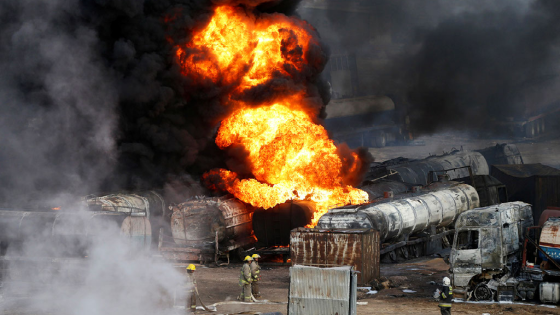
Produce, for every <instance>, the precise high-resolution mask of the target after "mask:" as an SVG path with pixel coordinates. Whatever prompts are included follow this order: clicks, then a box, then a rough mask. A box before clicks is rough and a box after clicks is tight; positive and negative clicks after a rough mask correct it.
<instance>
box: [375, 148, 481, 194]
mask: <svg viewBox="0 0 560 315" xmlns="http://www.w3.org/2000/svg"><path fill="white" fill-rule="evenodd" d="M442 172H445V173H446V174H447V175H448V176H449V179H450V180H454V179H458V178H464V177H468V176H472V175H488V174H489V168H488V163H487V162H486V159H485V158H484V156H482V154H480V153H479V152H475V151H467V150H465V151H463V150H454V151H452V152H450V153H448V154H443V155H439V156H436V155H434V156H430V157H427V158H425V159H422V160H408V159H405V158H398V159H393V160H389V161H385V162H383V163H374V164H372V166H371V168H370V170H369V172H368V173H367V174H366V181H376V180H378V179H380V178H384V179H388V180H395V181H400V182H403V183H407V184H411V185H422V186H425V185H428V184H430V183H431V182H434V181H436V180H437V175H438V174H441V173H442Z"/></svg>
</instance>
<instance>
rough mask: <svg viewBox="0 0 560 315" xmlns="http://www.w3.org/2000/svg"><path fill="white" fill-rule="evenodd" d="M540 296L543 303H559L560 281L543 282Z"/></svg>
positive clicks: (540, 286) (540, 287)
mask: <svg viewBox="0 0 560 315" xmlns="http://www.w3.org/2000/svg"><path fill="white" fill-rule="evenodd" d="M539 296H540V298H541V302H542V303H553V304H557V303H558V302H560V283H553V282H541V284H540V285H539Z"/></svg>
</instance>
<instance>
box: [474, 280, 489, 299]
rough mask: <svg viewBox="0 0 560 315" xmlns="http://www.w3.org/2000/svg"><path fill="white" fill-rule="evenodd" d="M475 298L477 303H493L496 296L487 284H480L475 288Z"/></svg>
mask: <svg viewBox="0 0 560 315" xmlns="http://www.w3.org/2000/svg"><path fill="white" fill-rule="evenodd" d="M473 293H474V298H475V299H476V300H477V301H492V300H493V297H494V294H493V293H492V289H490V288H489V287H488V286H487V285H486V283H479V284H477V285H476V287H475V288H474V292H473Z"/></svg>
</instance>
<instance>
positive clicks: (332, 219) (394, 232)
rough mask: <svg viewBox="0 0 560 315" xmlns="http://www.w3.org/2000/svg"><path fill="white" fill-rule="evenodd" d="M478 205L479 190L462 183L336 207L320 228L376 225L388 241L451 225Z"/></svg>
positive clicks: (371, 226)
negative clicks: (421, 192) (372, 201)
mask: <svg viewBox="0 0 560 315" xmlns="http://www.w3.org/2000/svg"><path fill="white" fill-rule="evenodd" d="M477 207H479V199H478V194H477V192H476V189H474V187H472V186H469V185H465V184H458V185H455V186H453V187H450V188H447V189H443V190H439V191H433V192H430V193H427V194H423V195H419V196H415V197H410V198H404V199H400V200H396V201H391V202H377V203H370V204H366V205H361V206H346V207H342V208H338V209H332V210H329V212H327V213H326V214H325V215H323V216H322V217H321V218H320V219H319V223H318V224H317V227H319V228H324V229H332V228H343V229H355V228H373V229H375V230H378V231H379V235H380V238H381V240H382V241H384V240H390V239H398V238H400V237H402V236H405V235H410V234H414V233H417V232H421V231H424V230H426V229H428V228H429V227H430V226H436V227H444V226H448V225H450V224H451V223H453V222H454V220H455V218H456V217H457V216H458V215H459V214H460V213H461V212H463V211H466V210H470V209H474V208H477Z"/></svg>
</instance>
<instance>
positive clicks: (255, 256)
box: [251, 254, 261, 259]
mask: <svg viewBox="0 0 560 315" xmlns="http://www.w3.org/2000/svg"><path fill="white" fill-rule="evenodd" d="M251 257H253V259H255V258H261V255H259V254H253V256H251Z"/></svg>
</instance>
